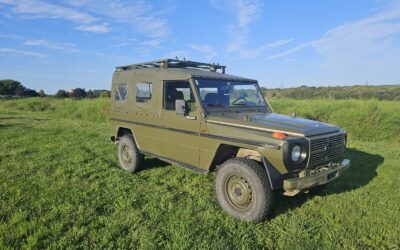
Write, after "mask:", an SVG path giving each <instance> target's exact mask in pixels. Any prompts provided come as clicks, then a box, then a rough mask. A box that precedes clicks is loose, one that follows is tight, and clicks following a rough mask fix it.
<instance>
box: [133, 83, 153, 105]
mask: <svg viewBox="0 0 400 250" xmlns="http://www.w3.org/2000/svg"><path fill="white" fill-rule="evenodd" d="M152 92H153V87H152V84H151V83H136V102H142V103H143V102H149V101H150V100H151V95H152Z"/></svg>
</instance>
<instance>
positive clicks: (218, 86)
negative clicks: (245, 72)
mask: <svg viewBox="0 0 400 250" xmlns="http://www.w3.org/2000/svg"><path fill="white" fill-rule="evenodd" d="M195 82H196V85H197V88H198V91H199V94H200V98H201V101H202V103H203V106H204V107H205V108H212V107H225V108H232V107H267V105H266V104H265V101H264V98H263V97H262V93H261V92H260V89H259V88H258V85H257V83H254V82H242V81H230V80H219V79H218V80H216V79H196V80H195Z"/></svg>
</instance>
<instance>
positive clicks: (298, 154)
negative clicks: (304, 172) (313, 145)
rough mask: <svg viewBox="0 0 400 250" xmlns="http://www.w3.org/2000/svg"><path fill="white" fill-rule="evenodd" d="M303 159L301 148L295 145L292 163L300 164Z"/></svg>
mask: <svg viewBox="0 0 400 250" xmlns="http://www.w3.org/2000/svg"><path fill="white" fill-rule="evenodd" d="M300 157H301V147H300V146H299V145H295V146H294V147H293V148H292V161H294V162H298V161H299V160H300Z"/></svg>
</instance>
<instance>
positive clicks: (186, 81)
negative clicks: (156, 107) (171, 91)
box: [162, 80, 197, 111]
mask: <svg viewBox="0 0 400 250" xmlns="http://www.w3.org/2000/svg"><path fill="white" fill-rule="evenodd" d="M171 82H185V83H187V84H188V85H189V89H190V91H191V94H192V95H193V100H194V102H196V94H197V93H196V92H195V91H194V90H193V88H192V84H190V80H164V81H163V95H162V98H163V100H162V106H163V110H165V111H175V109H167V107H166V106H167V105H166V104H167V98H166V97H167V84H168V83H171Z"/></svg>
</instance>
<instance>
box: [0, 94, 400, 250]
mask: <svg viewBox="0 0 400 250" xmlns="http://www.w3.org/2000/svg"><path fill="white" fill-rule="evenodd" d="M272 105H273V106H274V108H275V112H281V113H287V114H291V113H293V112H294V113H295V114H296V115H298V116H304V117H308V118H313V119H318V120H321V121H327V122H330V123H334V124H337V125H340V126H342V127H343V128H345V129H346V130H348V132H349V135H350V141H349V145H348V147H349V148H348V150H347V152H346V157H348V158H350V159H351V161H352V164H353V165H352V167H351V169H349V170H348V171H347V172H346V173H345V174H344V175H343V176H342V178H340V179H338V180H335V181H334V182H332V183H331V184H330V185H329V186H328V187H327V189H326V190H325V191H324V192H323V193H322V194H321V195H319V196H311V195H306V194H302V195H299V196H297V197H292V198H288V197H283V196H281V195H277V199H276V202H277V204H276V208H275V210H274V213H273V216H272V218H271V219H270V220H268V221H265V222H262V223H259V224H256V225H254V224H248V223H245V222H241V221H238V220H236V219H233V218H231V217H230V216H228V215H226V214H225V213H224V212H223V211H222V210H221V209H220V208H219V206H218V204H217V202H216V199H215V197H214V191H213V180H214V178H215V173H212V174H210V175H202V174H198V173H195V172H191V171H188V170H186V169H182V168H179V167H176V166H171V165H169V164H166V163H163V162H161V161H159V160H156V159H147V160H146V168H145V169H144V170H142V171H140V172H139V173H138V174H135V175H133V174H129V173H126V172H123V171H121V170H120V169H119V168H118V163H117V156H116V147H115V145H113V144H112V143H110V141H109V136H110V135H109V133H108V124H107V114H108V107H109V100H108V99H97V100H83V101H73V100H56V99H46V98H45V99H35V98H33V99H23V100H1V101H0V141H1V143H0V249H8V248H10V249H22V248H39V249H42V248H117V247H119V248H128V247H130V248H148V249H159V248H160V247H163V248H164V247H165V248H179V249H181V248H182V249H192V248H212V249H232V248H251V249H254V248H284V249H292V248H294V249H299V248H303V249H314V248H320V249H321V248H330V249H338V248H339V249H342V248H344V249H351V248H352V249H360V248H361V249H365V248H386V249H398V248H400V237H399V235H400V219H399V218H400V205H399V204H400V192H399V191H400V173H399V162H400V150H399V148H400V136H399V134H400V102H395V101H393V102H383V101H376V100H371V101H356V100H341V101H329V100H313V101H298V100H296V101H295V100H289V99H287V100H286V99H283V100H274V101H273V102H272Z"/></svg>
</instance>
